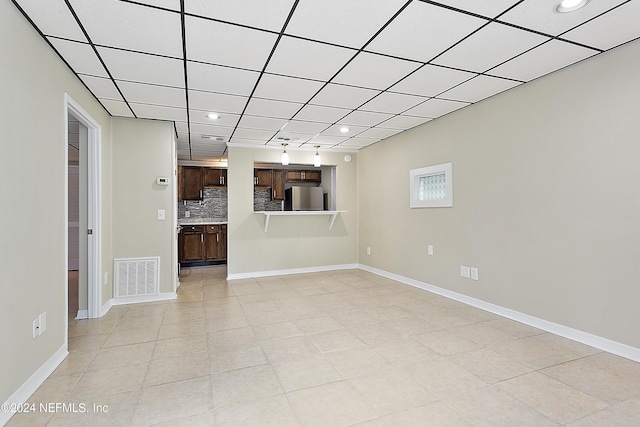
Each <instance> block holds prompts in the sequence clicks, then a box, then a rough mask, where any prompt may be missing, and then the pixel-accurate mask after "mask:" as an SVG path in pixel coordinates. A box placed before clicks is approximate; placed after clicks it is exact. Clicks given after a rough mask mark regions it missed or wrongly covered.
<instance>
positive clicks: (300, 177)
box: [285, 170, 322, 183]
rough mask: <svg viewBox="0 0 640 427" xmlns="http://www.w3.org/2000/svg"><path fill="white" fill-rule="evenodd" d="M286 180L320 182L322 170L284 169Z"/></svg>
mask: <svg viewBox="0 0 640 427" xmlns="http://www.w3.org/2000/svg"><path fill="white" fill-rule="evenodd" d="M285 180H286V182H293V183H295V182H309V183H320V181H322V172H321V171H319V170H288V171H286V178H285Z"/></svg>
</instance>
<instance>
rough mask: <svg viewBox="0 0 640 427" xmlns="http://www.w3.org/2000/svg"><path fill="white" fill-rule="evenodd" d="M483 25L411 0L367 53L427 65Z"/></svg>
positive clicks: (478, 20)
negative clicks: (383, 54) (396, 57)
mask: <svg viewBox="0 0 640 427" xmlns="http://www.w3.org/2000/svg"><path fill="white" fill-rule="evenodd" d="M486 22H487V21H486V20H484V19H481V18H476V17H473V16H469V15H465V14H462V13H458V12H454V11H451V10H449V9H446V8H443V7H438V6H434V5H432V4H428V3H424V2H420V1H414V2H412V3H411V4H410V5H409V6H408V7H407V8H406V9H405V10H404V11H403V12H402V13H401V14H400V15H399V16H398V17H397V18H396V19H394V20H393V22H392V23H391V24H390V25H389V26H388V27H387V28H385V29H384V30H382V33H380V34H379V35H378V36H377V37H376V38H375V39H374V40H373V42H372V43H371V44H370V45H368V46H367V50H368V51H372V52H380V53H386V54H389V55H393V56H398V57H401V58H407V59H414V60H418V61H424V62H427V61H430V60H431V59H433V58H434V57H435V56H436V55H438V54H440V53H441V52H443V51H444V50H445V49H446V48H448V47H449V46H450V45H451V44H452V43H455V42H457V41H458V40H461V39H462V38H463V37H465V36H467V35H468V34H470V33H471V32H473V31H474V30H476V29H477V28H479V27H480V26H482V25H484V24H485V23H486ZM427 41H428V42H427Z"/></svg>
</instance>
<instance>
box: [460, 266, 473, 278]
mask: <svg viewBox="0 0 640 427" xmlns="http://www.w3.org/2000/svg"><path fill="white" fill-rule="evenodd" d="M470 270H471V269H470V268H469V267H467V266H466V265H461V266H460V275H461V276H462V277H465V278H467V279H469V278H471V271H470Z"/></svg>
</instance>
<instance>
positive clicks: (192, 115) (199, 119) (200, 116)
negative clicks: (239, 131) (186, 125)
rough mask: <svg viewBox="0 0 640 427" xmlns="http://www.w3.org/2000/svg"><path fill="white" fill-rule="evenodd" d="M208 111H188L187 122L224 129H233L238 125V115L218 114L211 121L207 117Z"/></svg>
mask: <svg viewBox="0 0 640 427" xmlns="http://www.w3.org/2000/svg"><path fill="white" fill-rule="evenodd" d="M207 114H209V111H203V110H196V109H194V108H190V109H189V120H191V124H193V123H200V124H203V125H209V126H226V127H235V126H236V125H237V124H238V120H240V115H239V114H233V113H224V114H220V115H219V116H218V118H217V119H215V120H212V119H210V118H209V117H207Z"/></svg>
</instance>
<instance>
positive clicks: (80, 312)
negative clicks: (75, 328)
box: [76, 310, 89, 320]
mask: <svg viewBox="0 0 640 427" xmlns="http://www.w3.org/2000/svg"><path fill="white" fill-rule="evenodd" d="M88 318H89V310H78V314H77V315H76V320H81V319H88Z"/></svg>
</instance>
